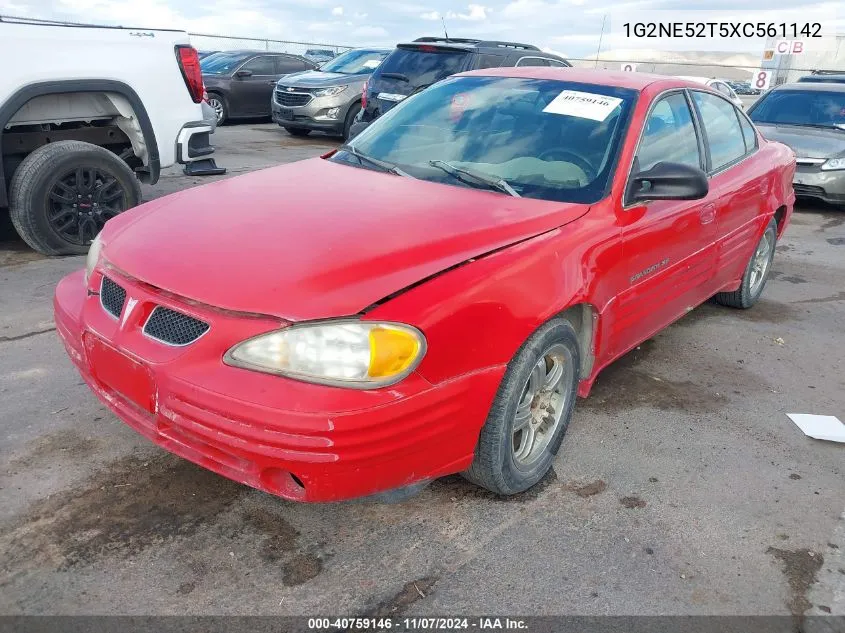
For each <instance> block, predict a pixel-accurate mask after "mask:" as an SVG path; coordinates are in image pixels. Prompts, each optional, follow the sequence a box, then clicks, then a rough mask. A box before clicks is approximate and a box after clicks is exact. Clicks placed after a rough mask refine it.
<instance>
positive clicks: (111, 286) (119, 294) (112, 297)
mask: <svg viewBox="0 0 845 633" xmlns="http://www.w3.org/2000/svg"><path fill="white" fill-rule="evenodd" d="M124 301H126V290H124V289H123V288H121V287H120V286H119V285H118V284H116V283H115V282H113V281H112V280H111V279H109V278H108V277H106V276H105V275H103V280H102V281H101V282H100V304H101V305H102V306H103V310H105V311H106V312H108V313H109V314H110V315H112V316H113V317H115V318H118V319H119V318H120V313H121V312H122V311H123V303H124Z"/></svg>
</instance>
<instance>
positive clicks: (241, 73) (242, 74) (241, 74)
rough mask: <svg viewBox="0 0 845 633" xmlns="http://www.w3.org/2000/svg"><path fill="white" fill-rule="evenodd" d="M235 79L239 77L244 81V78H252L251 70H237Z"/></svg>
mask: <svg viewBox="0 0 845 633" xmlns="http://www.w3.org/2000/svg"><path fill="white" fill-rule="evenodd" d="M235 77H240V78H241V79H244V78H245V77H252V71H251V70H239V71H238V72H236V73H235Z"/></svg>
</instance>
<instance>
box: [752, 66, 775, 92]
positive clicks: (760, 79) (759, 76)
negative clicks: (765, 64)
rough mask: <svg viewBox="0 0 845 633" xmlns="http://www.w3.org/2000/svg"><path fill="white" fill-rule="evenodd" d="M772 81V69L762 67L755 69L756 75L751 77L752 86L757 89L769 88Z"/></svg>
mask: <svg viewBox="0 0 845 633" xmlns="http://www.w3.org/2000/svg"><path fill="white" fill-rule="evenodd" d="M771 81H772V71H771V70H763V69H762V68H761V69H760V70H756V71H754V76H753V77H752V78H751V87H752V88H756V89H757V90H768V89H769V83H771Z"/></svg>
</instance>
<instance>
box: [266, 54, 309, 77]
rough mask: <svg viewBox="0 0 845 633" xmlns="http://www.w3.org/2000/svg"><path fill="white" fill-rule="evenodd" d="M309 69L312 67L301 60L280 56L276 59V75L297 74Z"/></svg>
mask: <svg viewBox="0 0 845 633" xmlns="http://www.w3.org/2000/svg"><path fill="white" fill-rule="evenodd" d="M308 68H311V65H310V64H308V63H306V62H305V61H303V60H301V59H297V58H295V57H287V56H285V55H279V56H278V57H276V71H275V73H274V74H276V75H286V74H287V73H295V72H299V71H300V70H306V69H308Z"/></svg>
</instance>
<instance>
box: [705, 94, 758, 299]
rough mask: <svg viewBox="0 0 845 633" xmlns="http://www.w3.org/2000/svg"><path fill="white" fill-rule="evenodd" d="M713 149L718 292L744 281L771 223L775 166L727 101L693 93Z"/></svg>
mask: <svg viewBox="0 0 845 633" xmlns="http://www.w3.org/2000/svg"><path fill="white" fill-rule="evenodd" d="M690 94H691V95H692V100H693V103H694V104H695V107H696V110H697V111H698V116H699V118H700V120H701V124H702V126H703V128H704V138H705V143H706V146H707V159H708V160H707V169H708V175H709V176H710V189H711V190H712V191H715V192H717V193H718V200H717V201H716V224H717V230H718V240H717V242H718V249H717V252H718V262H717V269H718V272H717V275H716V279H717V286H719V287H721V286H722V285H724V284H725V283H728V282H730V281H731V280H732V279H736V278H738V277H741V276H742V272H743V271H744V270H745V265H746V264H747V263H748V258H749V257H750V256H751V251H752V250H753V248H754V246H755V245H756V243H757V240H758V239H759V237H760V234H761V233H762V226H761V223H762V222H763V221H765V218H766V217H767V209H766V202H767V194H768V192H769V187H770V186H772V183H771V182H770V178H771V175H770V174H769V166H768V165H764V164H762V162H761V161H760V160H758V157H757V134H756V132H755V130H754V128H753V126H752V125H751V123H750V122H749V121H748V118H747V117H746V115H745V114H744V113H743V112H742V111H740V110H739V109H738V108H737V107H736V106H735V105H734V104H733V103H731V102H730V101H728V100H727V99H725V98H722V97H720V96H717V95H714V94H712V93H709V92H704V91H700V90H692V91H691V92H690Z"/></svg>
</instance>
